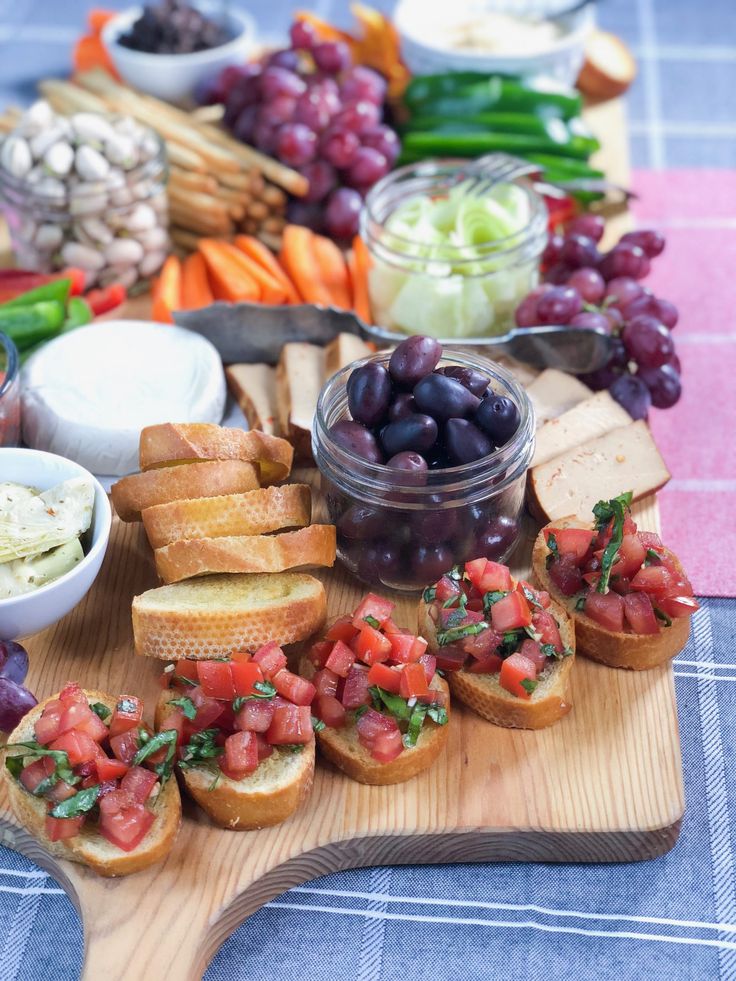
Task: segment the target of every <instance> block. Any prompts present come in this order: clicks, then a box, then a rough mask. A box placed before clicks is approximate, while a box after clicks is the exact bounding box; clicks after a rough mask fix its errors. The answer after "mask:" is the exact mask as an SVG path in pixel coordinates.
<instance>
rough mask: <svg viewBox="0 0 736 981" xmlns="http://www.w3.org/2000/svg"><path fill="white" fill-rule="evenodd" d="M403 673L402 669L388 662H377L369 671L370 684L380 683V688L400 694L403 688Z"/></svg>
mask: <svg viewBox="0 0 736 981" xmlns="http://www.w3.org/2000/svg"><path fill="white" fill-rule="evenodd" d="M401 674H402V672H401V671H396V670H395V669H394V668H390V667H389V666H388V665H387V664H381V663H377V664H374V665H372V666H371V669H370V671H369V672H368V684H369V685H378V687H379V688H383V689H384V690H385V691H390V692H392V693H393V694H394V695H398V694H399V689H400V688H401Z"/></svg>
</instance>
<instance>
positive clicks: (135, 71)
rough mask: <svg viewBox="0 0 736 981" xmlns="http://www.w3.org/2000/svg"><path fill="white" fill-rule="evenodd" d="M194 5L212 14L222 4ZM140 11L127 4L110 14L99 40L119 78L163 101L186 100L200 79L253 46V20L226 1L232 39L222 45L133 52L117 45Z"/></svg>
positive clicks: (239, 58) (237, 60)
mask: <svg viewBox="0 0 736 981" xmlns="http://www.w3.org/2000/svg"><path fill="white" fill-rule="evenodd" d="M196 6H197V8H198V9H199V10H201V11H202V13H204V14H208V15H210V16H212V17H218V16H219V15H221V13H222V4H219V3H214V2H209V3H208V2H204V0H203V2H201V3H198V4H197V5H196ZM142 12H143V8H142V7H131V8H130V9H128V10H124V11H123V12H122V13H120V14H118V15H117V16H116V17H113V18H112V19H111V20H109V21H108V22H107V24H106V25H105V27H104V29H103V31H102V40H103V42H104V44H105V47H106V48H107V50H108V51H109V53H110V57H111V58H112V61H113V64H114V65H115V68H116V69H117V70H118V72H119V74H120V76H121V78H122V79H123V81H125V82H127V83H128V84H129V85H132V86H133V87H134V88H137V89H140V91H141V92H148V94H149V95H155V96H156V97H157V98H159V99H165V100H166V101H167V102H184V101H186V100H187V99H190V98H191V96H192V95H193V93H194V91H195V89H196V88H197V86H198V84H199V83H200V82H202V81H204V80H205V79H208V78H212V77H213V76H215V75H217V73H218V72H219V71H221V69H223V68H225V67H226V66H227V65H234V64H242V63H243V62H244V61H245V60H246V59H247V57H248V56H249V54H250V53H251V51H252V49H253V47H254V43H255V37H256V24H255V21H254V20H253V18H252V17H251V16H250V14H247V13H245V11H243V10H240V9H237V8H236V7H235V6H234V5H232V4H228V6H227V13H226V15H225V16H226V18H227V22H228V27H229V30H230V34H231V37H232V40H230V41H228V42H227V43H226V44H220V45H218V47H216V48H209V49H208V50H207V51H194V52H193V53H192V54H150V53H148V52H147V51H133V50H132V48H126V47H124V46H123V45H122V44H120V43H119V38H120V36H121V35H123V34H126V33H127V32H128V30H129V29H130V26H131V25H132V24H133V22H134V21H136V20H138V18H139V17H140V15H141V13H142Z"/></svg>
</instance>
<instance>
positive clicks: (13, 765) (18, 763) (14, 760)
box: [5, 756, 23, 780]
mask: <svg viewBox="0 0 736 981" xmlns="http://www.w3.org/2000/svg"><path fill="white" fill-rule="evenodd" d="M5 766H6V767H7V768H8V770H10V773H11V775H12V776H13V777H15V779H16V780H17V779H18V778H19V777H20V775H21V772H22V770H23V757H22V756H8V758H7V759H6V760H5Z"/></svg>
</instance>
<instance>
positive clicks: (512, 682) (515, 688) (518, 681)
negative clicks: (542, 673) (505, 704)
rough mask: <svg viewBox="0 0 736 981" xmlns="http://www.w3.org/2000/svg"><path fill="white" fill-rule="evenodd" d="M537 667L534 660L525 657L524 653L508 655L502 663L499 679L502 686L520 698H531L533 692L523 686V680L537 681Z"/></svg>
mask: <svg viewBox="0 0 736 981" xmlns="http://www.w3.org/2000/svg"><path fill="white" fill-rule="evenodd" d="M536 680H537V669H536V666H535V665H534V662H533V661H530V660H529V658H527V657H524V655H523V654H519V653H518V652H517V653H516V654H512V655H511V656H510V657H507V658H506V659H505V660H504V662H503V664H502V665H501V673H500V675H499V678H498V681H499V684H500V685H501V687H502V688H505V689H506V691H508V692H511V694H512V695H517V696H518V697H519V698H525V699H529V698H531V697H532V695H531V692H529V691H527V690H526V688H525V687H524V686H523V684H522V682H523V681H536Z"/></svg>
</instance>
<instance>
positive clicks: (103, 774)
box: [96, 725, 168, 783]
mask: <svg viewBox="0 0 736 981" xmlns="http://www.w3.org/2000/svg"><path fill="white" fill-rule="evenodd" d="M166 728H168V727H167V726H165V725H164V726H162V729H166ZM96 766H97V778H98V780H99V781H100V783H105V782H106V781H107V780H119V779H120V778H121V777H124V776H125V774H126V773H127V772H128V766H127V764H126V763H122V762H121V761H120V760H108V759H107V758H105V759H104V760H103V759H98V760H97V763H96Z"/></svg>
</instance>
